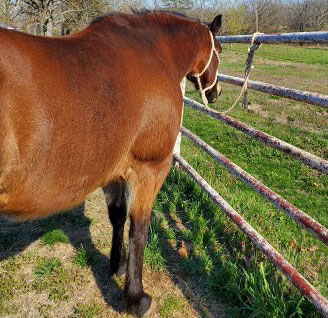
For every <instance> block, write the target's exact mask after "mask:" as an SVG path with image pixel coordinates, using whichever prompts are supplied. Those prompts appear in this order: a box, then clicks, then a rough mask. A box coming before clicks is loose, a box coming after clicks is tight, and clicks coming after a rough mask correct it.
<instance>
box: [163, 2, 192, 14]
mask: <svg viewBox="0 0 328 318" xmlns="http://www.w3.org/2000/svg"><path fill="white" fill-rule="evenodd" d="M162 3H163V8H164V9H166V10H172V11H179V12H186V11H187V10H190V9H192V7H193V2H192V0H162Z"/></svg>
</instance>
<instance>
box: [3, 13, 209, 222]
mask: <svg viewBox="0 0 328 318" xmlns="http://www.w3.org/2000/svg"><path fill="white" fill-rule="evenodd" d="M186 26H187V28H186ZM185 30H189V32H190V34H188V35H186V31H185ZM205 32H206V30H204V27H203V26H201V25H200V24H199V23H196V22H193V21H189V20H187V19H184V18H181V17H177V16H174V15H165V14H161V15H160V14H155V13H154V14H145V15H136V16H127V15H112V16H108V17H105V18H103V19H101V20H100V21H96V22H94V23H92V24H91V25H90V26H89V27H87V28H86V29H85V30H83V31H81V32H79V33H77V34H75V35H70V36H66V37H61V38H59V37H58V38H44V37H36V36H31V35H27V34H22V33H19V32H15V31H8V30H5V29H0V132H1V135H0V149H1V153H0V172H1V175H0V192H1V194H0V210H1V211H3V212H4V213H6V214H8V215H10V216H14V217H17V218H20V219H27V218H31V217H38V216H42V215H47V214H50V213H54V212H57V211H60V210H66V209H68V208H71V207H72V206H74V205H76V204H78V203H80V202H81V201H83V200H84V198H85V196H86V195H87V194H88V193H90V192H91V191H93V190H94V189H96V188H97V187H99V186H105V185H107V184H108V183H110V182H114V181H120V180H124V181H127V182H128V183H134V182H140V181H142V180H139V179H140V178H141V179H142V178H144V177H146V175H147V174H145V175H144V176H143V175H140V174H139V173H138V169H139V167H140V166H141V165H142V164H143V163H145V162H147V163H149V165H150V166H151V167H153V168H154V169H157V166H158V167H162V165H163V164H164V163H165V167H166V168H165V169H166V170H167V169H168V168H167V167H168V166H169V163H170V161H171V158H172V149H173V145H174V142H175V139H176V135H177V133H178V130H179V125H180V120H181V105H182V96H181V92H180V89H179V82H180V81H181V79H182V78H183V77H184V76H185V75H186V73H187V72H188V71H190V70H191V69H192V68H196V67H197V63H198V64H199V63H200V61H201V60H202V59H204V58H203V56H206V55H207V54H208V52H206V50H200V49H199V48H200V47H201V46H202V45H204V44H206V41H208V39H207V38H206V35H205V34H206V33H205ZM187 36H190V37H192V38H193V40H192V41H183V39H186V37H187ZM195 43H197V44H195ZM197 45H198V46H199V47H196V48H195V46H197ZM188 46H189V47H188ZM190 46H194V49H195V50H193V51H195V52H196V53H194V55H195V54H198V55H199V57H198V56H194V55H193V53H190V52H191V50H190ZM185 52H188V54H187V53H185ZM197 57H198V58H197ZM137 179H138V180H137Z"/></svg>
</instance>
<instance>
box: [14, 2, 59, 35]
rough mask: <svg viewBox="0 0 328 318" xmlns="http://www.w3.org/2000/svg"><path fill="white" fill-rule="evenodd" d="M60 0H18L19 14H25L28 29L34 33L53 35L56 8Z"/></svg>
mask: <svg viewBox="0 0 328 318" xmlns="http://www.w3.org/2000/svg"><path fill="white" fill-rule="evenodd" d="M59 5H60V0H18V1H17V3H16V8H17V12H18V15H20V16H23V17H24V18H25V21H26V23H27V29H31V28H33V29H34V32H33V33H36V34H41V35H52V31H53V25H54V18H55V13H56V9H57V8H58V7H59Z"/></svg>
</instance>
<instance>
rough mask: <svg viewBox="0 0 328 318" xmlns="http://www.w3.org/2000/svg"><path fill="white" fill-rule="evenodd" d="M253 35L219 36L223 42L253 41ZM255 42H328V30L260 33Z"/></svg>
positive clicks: (218, 38)
mask: <svg viewBox="0 0 328 318" xmlns="http://www.w3.org/2000/svg"><path fill="white" fill-rule="evenodd" d="M252 37H253V35H234V36H217V37H216V39H217V40H219V41H220V42H221V43H251V41H252ZM255 43H328V32H295V33H281V34H259V35H257V36H256V39H255Z"/></svg>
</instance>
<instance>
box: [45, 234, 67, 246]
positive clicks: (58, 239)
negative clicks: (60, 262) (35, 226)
mask: <svg viewBox="0 0 328 318" xmlns="http://www.w3.org/2000/svg"><path fill="white" fill-rule="evenodd" d="M41 241H42V243H43V244H44V245H50V246H51V245H54V244H56V243H68V242H69V239H68V237H67V235H66V234H65V233H64V232H63V231H62V230H52V231H49V232H47V233H45V234H44V235H43V236H42V237H41Z"/></svg>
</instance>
